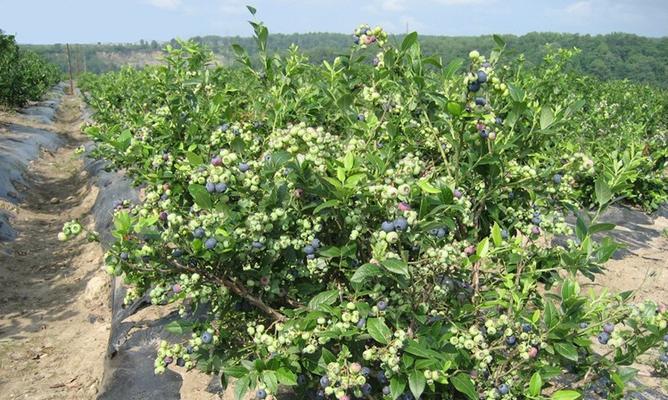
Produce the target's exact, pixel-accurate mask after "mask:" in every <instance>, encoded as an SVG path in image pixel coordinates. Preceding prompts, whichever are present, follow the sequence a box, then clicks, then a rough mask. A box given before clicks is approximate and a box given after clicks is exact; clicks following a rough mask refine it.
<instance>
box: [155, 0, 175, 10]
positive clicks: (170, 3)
mask: <svg viewBox="0 0 668 400" xmlns="http://www.w3.org/2000/svg"><path fill="white" fill-rule="evenodd" d="M146 2H147V3H148V4H150V5H152V6H153V7H158V8H162V9H164V10H176V9H177V8H179V7H180V6H181V0H146Z"/></svg>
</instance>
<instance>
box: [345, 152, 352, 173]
mask: <svg viewBox="0 0 668 400" xmlns="http://www.w3.org/2000/svg"><path fill="white" fill-rule="evenodd" d="M353 165H355V156H354V155H353V153H348V154H346V157H345V158H344V159H343V167H344V168H345V169H346V170H348V171H350V170H351V169H353Z"/></svg>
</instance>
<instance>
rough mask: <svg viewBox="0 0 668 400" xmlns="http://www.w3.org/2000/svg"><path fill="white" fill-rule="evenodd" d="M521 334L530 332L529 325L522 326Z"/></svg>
mask: <svg viewBox="0 0 668 400" xmlns="http://www.w3.org/2000/svg"><path fill="white" fill-rule="evenodd" d="M522 332H526V333H529V332H531V324H522Z"/></svg>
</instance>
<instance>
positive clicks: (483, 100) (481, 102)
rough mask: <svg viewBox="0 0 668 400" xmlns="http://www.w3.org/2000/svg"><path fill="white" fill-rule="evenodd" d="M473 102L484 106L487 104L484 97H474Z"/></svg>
mask: <svg viewBox="0 0 668 400" xmlns="http://www.w3.org/2000/svg"><path fill="white" fill-rule="evenodd" d="M475 104H476V105H477V106H484V105H485V104H487V100H485V98H484V97H476V99H475Z"/></svg>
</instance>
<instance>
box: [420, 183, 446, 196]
mask: <svg viewBox="0 0 668 400" xmlns="http://www.w3.org/2000/svg"><path fill="white" fill-rule="evenodd" d="M418 186H419V187H420V189H422V190H423V191H424V192H426V193H431V194H437V193H441V189H439V188H436V187H434V186H432V184H431V183H429V181H427V180H426V179H421V180H419V181H418Z"/></svg>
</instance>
